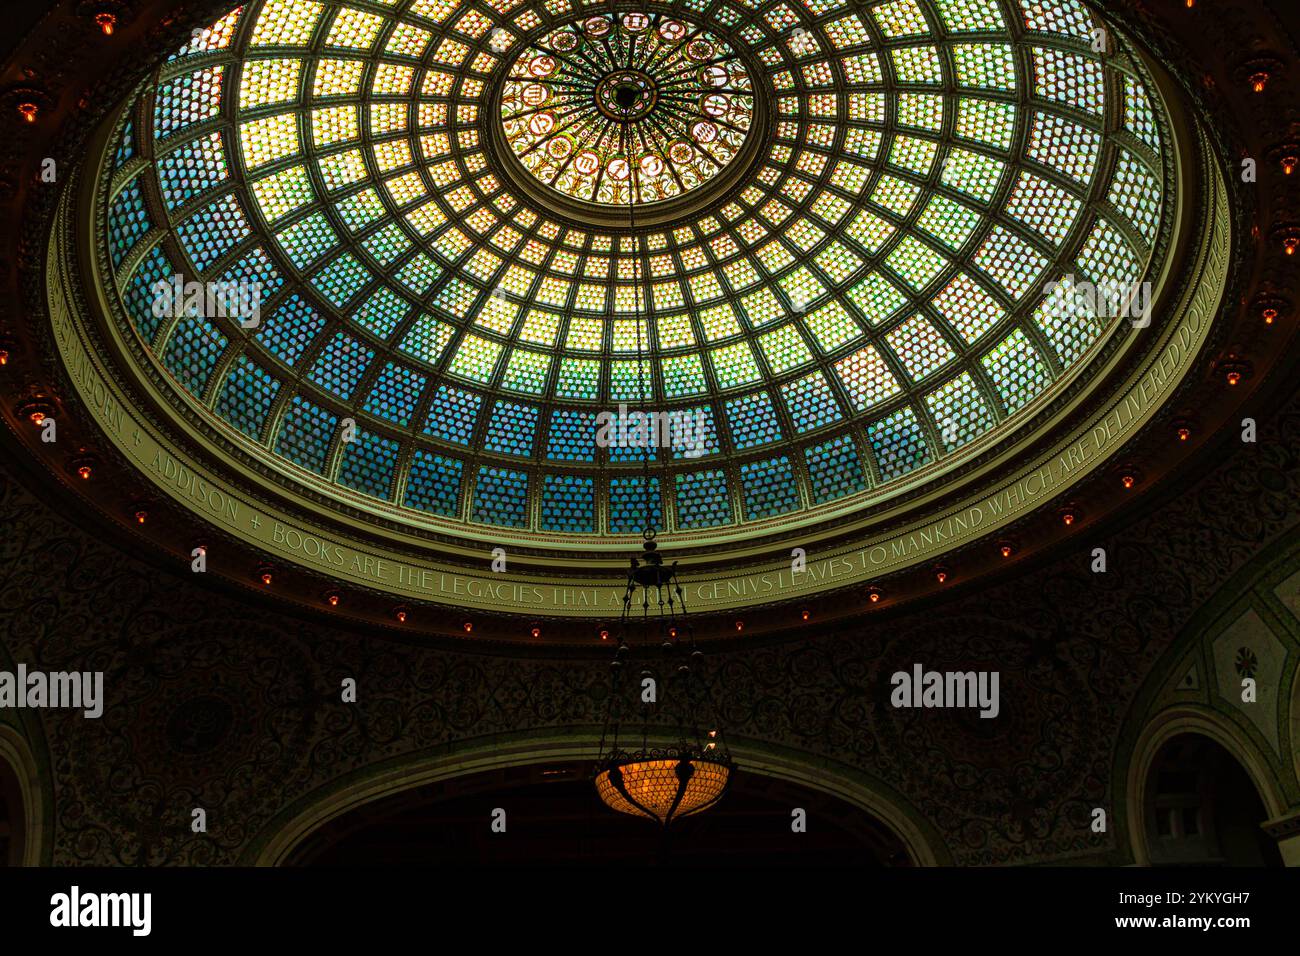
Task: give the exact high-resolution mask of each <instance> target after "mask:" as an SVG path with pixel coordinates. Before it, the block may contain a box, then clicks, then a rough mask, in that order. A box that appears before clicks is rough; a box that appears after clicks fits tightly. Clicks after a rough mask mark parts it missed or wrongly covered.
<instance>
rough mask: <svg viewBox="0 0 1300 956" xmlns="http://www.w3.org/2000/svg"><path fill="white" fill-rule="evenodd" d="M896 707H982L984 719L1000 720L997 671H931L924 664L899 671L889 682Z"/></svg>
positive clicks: (891, 697) (981, 712)
mask: <svg viewBox="0 0 1300 956" xmlns="http://www.w3.org/2000/svg"><path fill="white" fill-rule="evenodd" d="M889 683H890V684H892V685H893V687H894V692H893V693H892V694H890V695H889V702H890V703H891V704H893V705H894V706H895V707H978V708H979V709H980V716H981V717H996V716H997V715H998V711H999V709H1000V707H999V705H998V672H997V671H927V670H926V669H925V668H924V667H922V666H921V665H920V664H913V665H912V672H911V673H910V674H909V673H908V672H907V671H896V672H895V673H894V675H893V676H892V677H891V678H889Z"/></svg>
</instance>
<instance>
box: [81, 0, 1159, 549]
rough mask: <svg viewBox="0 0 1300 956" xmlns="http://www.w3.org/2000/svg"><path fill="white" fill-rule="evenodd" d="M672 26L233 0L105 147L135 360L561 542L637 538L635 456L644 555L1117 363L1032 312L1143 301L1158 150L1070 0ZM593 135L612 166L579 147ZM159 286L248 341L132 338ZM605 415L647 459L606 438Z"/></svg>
mask: <svg viewBox="0 0 1300 956" xmlns="http://www.w3.org/2000/svg"><path fill="white" fill-rule="evenodd" d="M679 7H680V11H679V12H678V13H676V14H674V13H671V12H669V11H668V10H667V9H666V8H665V9H663V10H659V9H656V10H655V11H653V12H645V13H643V12H639V11H630V10H629V11H615V12H610V11H607V10H601V11H594V10H591V11H588V10H585V9H579V8H578V7H577V6H575V5H573V4H569V3H564V2H559V0H436V2H434V0H384V2H382V3H369V2H366V3H360V4H349V3H346V2H343V0H250V2H249V3H246V4H244V5H243V6H241V7H240V8H239V9H237V10H235V11H232V12H231V13H230V14H228V15H227V16H225V17H223V18H222V19H221V20H220V21H218V22H217V23H214V24H212V25H211V26H210V27H209V28H207V29H206V30H201V31H198V32H197V33H196V34H195V36H194V37H193V39H192V40H191V41H190V42H189V43H187V44H186V46H185V47H184V48H183V49H181V50H180V51H178V52H177V53H176V54H175V55H173V56H172V57H171V58H170V59H169V60H168V61H167V62H166V63H165V64H164V65H163V66H162V67H161V68H160V69H159V71H158V72H157V74H156V76H155V78H154V81H153V82H152V83H151V84H150V88H149V89H148V91H147V92H146V93H145V94H144V99H143V103H142V104H141V105H140V106H139V107H138V109H136V110H135V111H133V112H132V114H131V116H132V117H133V119H132V120H131V121H129V122H126V123H124V125H123V128H122V129H121V130H120V131H119V132H118V134H117V136H116V137H115V139H114V140H113V143H114V145H113V147H112V163H111V166H112V169H114V170H119V169H121V168H122V167H123V165H124V164H129V165H127V167H126V168H128V169H130V170H131V178H130V179H128V180H127V181H126V182H122V181H121V178H122V177H120V176H119V177H118V180H117V181H114V182H113V184H112V191H111V193H110V195H111V196H112V199H111V200H106V201H105V203H104V216H105V242H104V247H105V249H106V250H107V254H108V257H109V259H110V260H111V262H112V265H113V266H114V268H115V269H119V270H120V269H122V267H124V266H127V265H128V264H129V270H128V271H127V272H126V274H120V275H118V276H117V278H118V280H119V282H120V286H119V288H120V293H121V301H122V306H123V309H122V312H123V314H124V316H125V317H126V319H125V321H126V323H127V328H128V331H129V332H130V334H132V335H136V336H138V337H139V339H140V340H141V341H142V342H143V343H144V345H145V346H146V347H148V348H151V349H156V350H157V352H156V354H157V356H158V358H159V359H160V361H161V362H162V365H163V366H164V367H165V368H166V369H168V370H169V371H170V373H171V375H172V376H173V377H174V378H175V379H176V381H177V383H178V388H179V391H181V392H184V393H186V394H189V395H192V396H193V397H194V398H195V399H201V398H202V397H203V396H205V395H212V398H211V405H210V408H211V412H208V413H207V414H212V413H215V416H216V418H217V419H219V420H220V421H221V422H224V423H225V425H227V426H229V427H230V428H231V429H233V430H235V431H238V432H240V433H242V434H243V435H245V436H246V437H247V438H249V439H251V440H255V441H256V440H259V438H260V440H261V441H262V442H263V443H264V447H265V448H266V451H267V453H268V454H271V455H277V456H280V457H282V458H285V459H287V460H288V461H290V462H292V463H294V464H295V465H298V466H300V467H303V468H307V469H309V470H312V471H315V472H317V473H322V474H325V473H328V475H329V476H330V477H331V479H332V480H335V481H338V482H339V483H340V484H341V485H342V486H343V487H345V488H348V489H350V490H353V491H359V492H361V493H363V494H367V495H371V496H373V497H378V498H381V499H384V500H391V501H392V502H393V503H394V505H395V506H396V507H399V508H406V509H409V510H410V511H411V513H412V514H413V515H415V514H418V515H426V516H430V517H431V518H432V517H436V518H438V519H440V520H442V519H445V520H450V521H462V520H467V521H468V522H470V523H471V524H474V525H481V526H486V527H501V528H519V529H527V528H531V529H533V530H536V531H539V532H554V533H556V534H564V535H583V534H598V533H612V534H628V535H634V534H636V533H638V532H639V531H640V530H641V529H642V527H643V526H644V523H645V522H644V519H643V518H642V516H641V509H642V507H643V504H642V499H643V497H644V496H643V494H642V493H641V492H642V491H643V489H641V485H640V483H641V481H642V478H641V475H640V472H641V469H642V467H643V463H644V461H645V460H646V459H647V458H648V459H649V461H650V465H651V473H652V475H651V477H652V481H653V492H652V499H653V502H654V504H653V507H654V509H655V516H656V517H655V520H656V522H657V523H658V524H659V525H660V527H661V528H662V529H664V530H666V531H669V532H671V531H672V530H674V529H676V528H681V529H682V530H691V529H702V528H725V527H732V526H734V527H741V528H743V526H744V524H745V523H746V522H749V521H755V520H764V519H767V518H771V517H774V516H779V515H783V514H789V513H791V512H795V511H799V510H801V509H804V508H817V507H818V506H820V505H823V504H829V503H832V502H837V501H842V500H843V499H846V498H851V497H852V496H854V495H862V494H866V493H868V492H872V491H874V490H875V489H876V488H881V487H884V486H887V485H888V484H889V483H891V482H894V481H898V480H901V479H903V478H904V477H905V476H907V475H909V474H911V473H912V472H915V471H916V470H917V469H919V468H921V467H922V466H925V465H930V464H932V463H934V462H937V461H941V460H943V459H945V458H947V457H949V456H958V455H959V454H964V453H962V452H961V449H962V448H964V447H965V446H967V445H970V444H972V443H974V442H975V439H977V438H980V437H981V436H984V435H987V434H988V433H989V431H990V430H992V429H995V428H1001V427H1002V425H1003V423H1009V424H1008V428H1007V433H1008V434H1009V435H1010V434H1013V433H1014V427H1015V426H1014V423H1013V422H1012V420H1013V419H1014V417H1015V416H1016V414H1017V412H1018V411H1019V410H1020V409H1022V408H1023V407H1025V406H1026V405H1029V404H1030V403H1031V402H1033V401H1034V400H1035V399H1039V398H1040V397H1046V396H1049V395H1055V394H1057V390H1056V389H1055V385H1056V383H1063V382H1065V381H1066V380H1067V379H1072V378H1073V377H1074V375H1075V374H1076V370H1078V369H1079V368H1080V366H1081V365H1082V362H1083V360H1084V359H1085V357H1087V356H1089V355H1091V354H1093V353H1094V351H1095V350H1096V347H1097V346H1098V343H1100V342H1102V341H1103V340H1105V339H1106V338H1107V337H1108V336H1110V335H1113V334H1119V330H1120V329H1122V328H1123V327H1124V324H1123V323H1118V322H1114V321H1111V317H1109V316H1107V315H1105V314H1099V313H1098V310H1097V309H1096V308H1095V303H1090V302H1089V301H1087V300H1086V298H1085V297H1082V296H1080V295H1077V294H1075V293H1073V292H1067V291H1062V290H1063V289H1067V290H1068V289H1069V288H1072V286H1071V283H1073V284H1076V285H1077V284H1082V283H1089V282H1090V283H1097V282H1098V281H1099V279H1100V278H1102V277H1106V278H1110V279H1112V280H1115V281H1116V282H1122V283H1125V284H1128V285H1130V286H1131V284H1132V283H1135V282H1138V281H1139V280H1141V279H1142V278H1143V277H1144V276H1146V275H1147V274H1149V273H1150V272H1151V271H1152V268H1153V263H1152V262H1151V261H1150V259H1151V257H1152V255H1153V253H1154V251H1156V250H1159V249H1161V248H1162V246H1161V234H1162V230H1163V229H1166V228H1167V222H1168V220H1169V216H1168V205H1169V197H1167V196H1166V195H1165V194H1164V192H1165V183H1166V182H1167V180H1168V170H1167V169H1166V165H1167V164H1166V161H1165V159H1164V158H1163V156H1162V145H1163V132H1162V130H1163V129H1164V128H1165V121H1164V117H1163V114H1162V113H1161V112H1160V101H1159V99H1158V97H1155V96H1154V95H1152V93H1151V92H1150V90H1149V88H1148V85H1147V82H1146V79H1145V75H1144V73H1143V71H1142V68H1141V67H1140V66H1139V65H1138V62H1137V61H1136V59H1135V58H1134V57H1133V56H1132V55H1131V54H1130V53H1129V51H1128V49H1127V47H1126V46H1125V42H1124V40H1123V38H1122V37H1119V36H1117V35H1115V33H1114V32H1113V31H1110V33H1109V49H1108V50H1107V52H1106V53H1105V54H1099V53H1096V52H1094V51H1093V30H1094V28H1095V27H1097V26H1100V24H1099V23H1098V21H1097V20H1096V19H1095V18H1094V16H1093V14H1092V13H1090V12H1089V10H1088V8H1087V7H1086V6H1085V5H1084V3H1082V2H1081V0H1054V2H1053V3H1050V4H1044V3H1038V2H1030V0H864V2H862V3H853V4H849V3H840V2H836V0H797V2H796V0H755V2H753V3H746V4H736V3H733V2H731V0H691V2H684V3H682V4H680V5H679ZM620 51H621V52H622V54H625V55H623V56H622V58H621V59H620V56H619V53H620ZM598 54H599V55H598ZM611 54H612V56H611ZM626 54H630V58H629V56H628V55H626ZM607 61H608V62H607ZM602 63H604V64H605V65H606V67H608V69H607V70H606V71H605V73H601V71H600V69H598V68H597V67H598V66H599V64H602ZM629 64H632V65H631V66H629ZM620 71H622V72H624V73H633V74H638V75H637V76H633V77H631V79H629V83H631V85H632V86H636V84H637V83H639V82H641V81H642V80H648V85H643V86H641V87H639V89H640V92H639V93H637V95H636V97H633V99H632V100H630V101H628V102H627V103H626V104H623V105H620V101H619V99H618V96H617V95H615V90H616V87H617V85H618V84H617V83H613V82H612V81H611V82H605V80H606V78H607V77H606V74H608V76H611V77H612V76H614V74H616V73H619V72H620ZM598 73H601V75H597V74H598ZM669 81H671V83H672V84H675V85H673V86H670V87H665V88H664V89H665V90H670V91H671V92H669V93H665V94H664V96H665V97H666V98H663V99H661V100H658V101H655V102H654V103H651V101H650V99H647V98H645V92H646V90H647V89H653V90H654V91H655V92H656V94H657V93H659V92H660V91H659V88H658V84H661V83H664V82H669ZM680 91H684V92H685V93H686V94H688V95H687V97H686V99H684V100H682V103H681V104H677V103H676V100H675V99H674V97H678V93H679V92H680ZM638 97H639V98H638ZM652 98H653V97H651V99H652ZM683 104H684V105H683ZM661 107H662V108H672V109H673V110H674V111H675V112H674V113H673V119H672V122H665V123H657V122H656V119H655V118H656V116H657V114H656V112H655V110H656V109H659V108H661ZM679 107H680V108H679ZM566 110H572V112H566ZM619 110H630V111H632V113H634V114H638V113H639V112H640V111H642V110H645V114H644V117H639V116H638V118H637V119H636V123H642V125H645V129H646V136H645V137H644V138H639V139H636V142H635V144H633V143H631V142H629V141H626V140H620V139H619V137H618V136H617V135H614V134H613V133H611V135H610V136H606V137H605V138H604V139H598V138H597V136H598V134H599V133H600V131H601V130H606V131H614V132H615V133H616V131H617V130H618V129H619V128H623V127H622V125H621V124H620V123H618V122H615V121H614V119H613V118H612V117H613V115H614V114H615V113H617V111H619ZM758 123H762V124H764V127H765V135H764V136H757V135H755V134H754V131H753V129H752V127H753V126H754V125H755V124H758ZM1108 130H1119V131H1120V132H1119V134H1118V135H1117V136H1115V137H1114V138H1112V137H1111V135H1110V134H1109V133H1108V132H1107V131H1108ZM489 134H490V135H489ZM141 158H143V159H144V160H146V161H147V162H148V165H147V168H145V169H144V171H143V172H139V171H138V164H139V163H140V159H141ZM1103 171H1105V174H1104V175H1103ZM108 175H110V176H111V175H112V174H111V173H109V174H108ZM718 182H725V183H726V184H727V188H726V189H721V188H715V185H716V183H718ZM936 187H937V188H936ZM629 199H631V200H634V201H635V202H636V203H638V204H640V205H641V206H646V207H654V206H660V207H663V208H671V209H673V210H678V211H674V212H671V213H670V214H668V215H667V218H666V219H664V218H660V219H657V220H654V221H653V222H651V223H650V224H641V223H638V224H637V228H636V229H634V230H629V229H628V227H627V225H626V223H625V222H624V221H622V220H621V219H620V215H621V212H622V210H621V207H622V206H624V205H626V204H627V201H628V200H629ZM668 200H672V201H675V202H678V203H680V206H672V205H671V204H670V203H669V202H667V201H668ZM555 203H561V204H563V203H568V204H570V206H569V207H568V208H569V209H570V212H572V208H573V207H572V205H571V204H572V203H578V204H580V205H581V204H587V206H588V207H595V206H602V207H603V209H604V212H603V213H601V214H600V215H592V216H586V217H584V216H582V215H575V214H566V215H563V216H561V215H557V214H556V212H555ZM160 227H161V228H160ZM163 230H166V231H167V232H169V233H170V238H165V239H164V241H163V242H162V243H158V244H156V245H154V246H153V247H152V248H151V249H150V250H149V251H148V252H146V253H145V254H144V255H143V256H139V255H135V256H133V251H134V250H136V247H137V246H138V244H139V243H140V241H141V239H143V238H144V237H145V236H146V235H148V236H150V237H151V238H152V237H154V236H156V235H158V234H159V232H161V231H163ZM137 259H138V262H137V261H136V260H137ZM173 260H175V261H174V262H173ZM174 272H179V273H180V274H182V276H183V278H184V280H185V281H193V280H211V281H217V282H228V283H241V282H242V283H245V284H251V283H257V284H259V286H260V289H261V295H262V298H261V302H260V306H261V308H260V319H259V321H258V322H256V323H255V324H254V325H253V326H251V327H247V328H241V327H240V325H239V321H238V318H239V317H238V316H228V315H215V316H186V317H182V318H179V319H178V318H175V317H174V316H162V315H155V310H154V309H153V301H152V299H153V294H152V288H153V286H155V285H156V284H157V282H159V281H161V280H163V279H165V278H169V277H170V276H171V275H172V274H173V273H174ZM1062 283H1065V285H1064V286H1063V285H1062ZM227 349H232V350H234V351H235V352H237V353H238V354H237V355H235V356H229V355H225V354H224V353H225V352H226V350H227ZM638 352H640V353H641V356H642V358H641V361H638ZM218 368H220V369H221V379H220V381H219V382H217V383H215V384H216V386H217V387H216V390H215V394H213V385H214V383H212V382H211V381H209V379H210V378H211V376H212V374H213V372H214V371H215V370H217V369H218ZM1088 371H1089V370H1088V369H1082V370H1081V371H1078V374H1084V375H1086V374H1088ZM240 390H245V391H246V392H247V395H245V396H242V397H241V396H240V395H239V394H237V393H238V392H239V391H240ZM268 395H269V396H270V397H269V398H268ZM620 405H623V406H626V408H625V409H624V410H623V413H624V414H627V413H630V412H636V411H638V410H641V409H642V406H643V405H644V406H645V408H644V410H646V411H648V412H652V413H655V414H656V415H660V416H661V418H660V419H657V426H656V428H655V429H652V435H653V436H654V440H653V441H652V442H651V445H652V446H657V445H659V444H662V443H663V442H661V441H660V440H659V439H660V438H662V439H663V440H664V441H666V443H667V444H668V445H669V448H668V449H664V448H660V447H649V448H644V447H641V446H639V445H638V444H636V443H635V442H627V441H614V442H612V443H610V442H607V441H602V439H601V436H600V422H601V420H602V419H601V413H605V415H606V417H611V416H612V417H613V418H615V419H617V418H618V417H619V415H620ZM272 416H274V418H273V419H272ZM344 418H348V419H352V420H353V421H354V422H355V423H357V435H358V436H360V437H359V438H358V441H357V442H356V443H351V442H349V443H344V444H339V443H338V442H337V441H336V434H335V433H336V431H337V429H338V423H339V421H340V420H341V419H344ZM659 425H662V427H658V426H659ZM616 434H617V432H616ZM606 437H608V436H606ZM976 444H977V445H978V446H979V447H983V445H984V444H985V443H983V442H981V443H976ZM606 446H608V447H606ZM710 459H712V460H711V461H710ZM724 459H727V460H725V461H724ZM706 461H707V462H708V463H707V464H706ZM931 472H933V473H936V474H937V473H938V472H937V471H936V470H934V469H927V474H929V473H931ZM638 489H641V491H639V490H638ZM665 495H671V496H672V499H671V502H670V504H671V507H666V499H665ZM665 521H666V522H667V524H666V525H665V524H664V522H665Z"/></svg>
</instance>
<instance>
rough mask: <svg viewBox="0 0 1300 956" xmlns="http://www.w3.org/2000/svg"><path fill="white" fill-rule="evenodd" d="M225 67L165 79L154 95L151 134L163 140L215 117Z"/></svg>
mask: <svg viewBox="0 0 1300 956" xmlns="http://www.w3.org/2000/svg"><path fill="white" fill-rule="evenodd" d="M225 69H226V68H225V67H224V66H210V67H205V68H204V69H201V70H195V71H194V72H193V73H185V74H183V75H181V76H176V77H173V78H172V79H170V80H164V81H163V82H162V83H160V84H159V85H158V90H157V92H156V94H155V96H154V107H153V128H154V135H155V136H156V137H157V138H158V139H163V138H165V137H167V136H171V135H172V134H173V133H177V132H179V131H181V130H183V129H185V128H187V127H189V126H193V125H194V124H195V123H201V122H203V121H204V120H207V119H211V118H212V117H214V116H216V115H217V113H218V111H219V110H220V109H221V81H222V79H223V78H224V76H225Z"/></svg>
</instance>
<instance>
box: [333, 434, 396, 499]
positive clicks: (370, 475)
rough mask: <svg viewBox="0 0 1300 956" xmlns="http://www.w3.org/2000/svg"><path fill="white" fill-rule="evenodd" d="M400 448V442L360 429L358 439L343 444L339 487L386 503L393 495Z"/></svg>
mask: <svg viewBox="0 0 1300 956" xmlns="http://www.w3.org/2000/svg"><path fill="white" fill-rule="evenodd" d="M398 448H399V446H398V444H397V442H395V441H393V440H391V439H389V438H384V437H383V436H381V435H376V434H374V433H373V432H369V431H366V430H365V429H364V428H358V429H357V434H356V440H355V441H350V442H344V443H343V461H342V463H341V464H340V465H339V478H338V481H339V484H340V485H343V486H344V487H345V488H351V489H352V490H353V491H360V492H361V493H362V494H367V495H370V497H372V498H379V499H381V500H384V501H387V500H388V499H389V498H390V497H391V496H392V488H393V471H394V469H395V468H396V467H397V451H398Z"/></svg>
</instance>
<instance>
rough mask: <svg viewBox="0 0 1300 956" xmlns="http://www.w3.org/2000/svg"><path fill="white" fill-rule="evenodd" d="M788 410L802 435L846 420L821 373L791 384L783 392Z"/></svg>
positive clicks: (815, 373) (814, 373)
mask: <svg viewBox="0 0 1300 956" xmlns="http://www.w3.org/2000/svg"><path fill="white" fill-rule="evenodd" d="M781 391H782V392H783V393H784V395H785V405H786V408H788V409H789V410H790V418H791V419H792V420H793V421H794V427H795V429H796V431H798V432H799V433H800V434H802V433H804V432H809V431H813V430H815V429H818V428H822V427H823V426H826V425H829V424H831V423H832V422H838V421H840V420H842V419H843V418H844V415H843V413H841V412H840V406H839V403H838V402H837V401H836V400H835V393H834V392H832V391H831V386H830V383H829V382H827V381H826V376H825V375H823V374H822V373H821V372H813V373H812V374H811V375H808V376H805V377H804V378H801V379H798V380H796V381H793V382H790V383H789V384H788V385H786V386H785V387H784V388H783V389H782V390H781Z"/></svg>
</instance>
